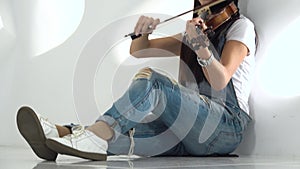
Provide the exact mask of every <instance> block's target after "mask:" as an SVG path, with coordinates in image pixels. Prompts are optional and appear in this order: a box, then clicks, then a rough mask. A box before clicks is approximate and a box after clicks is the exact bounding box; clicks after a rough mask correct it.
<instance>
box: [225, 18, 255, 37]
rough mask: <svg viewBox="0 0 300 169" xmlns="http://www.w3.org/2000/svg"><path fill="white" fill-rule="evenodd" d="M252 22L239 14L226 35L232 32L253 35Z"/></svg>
mask: <svg viewBox="0 0 300 169" xmlns="http://www.w3.org/2000/svg"><path fill="white" fill-rule="evenodd" d="M254 32H255V30H254V23H253V22H252V21H251V20H250V19H249V18H247V17H245V16H244V15H241V16H240V18H239V19H238V20H236V21H235V22H234V23H233V24H232V25H231V27H230V28H229V29H228V32H227V34H228V36H230V35H233V34H248V35H249V33H250V35H253V33H254Z"/></svg>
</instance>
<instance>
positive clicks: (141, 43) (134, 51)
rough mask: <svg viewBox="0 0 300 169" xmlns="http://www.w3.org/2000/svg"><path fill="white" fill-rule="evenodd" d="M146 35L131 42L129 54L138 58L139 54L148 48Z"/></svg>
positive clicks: (148, 43)
mask: <svg viewBox="0 0 300 169" xmlns="http://www.w3.org/2000/svg"><path fill="white" fill-rule="evenodd" d="M148 36H149V35H148V34H146V35H143V36H141V37H139V38H136V39H134V40H132V42H131V45H130V54H131V55H133V56H134V57H140V56H139V52H138V51H141V50H143V49H147V48H149V46H150V42H149V38H148Z"/></svg>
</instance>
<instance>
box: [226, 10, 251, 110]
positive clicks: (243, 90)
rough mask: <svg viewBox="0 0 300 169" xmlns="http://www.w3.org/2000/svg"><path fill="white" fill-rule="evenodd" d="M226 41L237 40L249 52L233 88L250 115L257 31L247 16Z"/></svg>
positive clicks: (238, 70) (233, 28)
mask: <svg viewBox="0 0 300 169" xmlns="http://www.w3.org/2000/svg"><path fill="white" fill-rule="evenodd" d="M226 40H227V41H229V40H236V41H239V42H242V43H243V44H244V45H246V47H247V48H248V50H249V53H248V56H246V57H245V59H244V61H243V62H242V63H241V65H240V66H239V68H238V69H237V71H236V72H235V73H234V75H233V77H232V81H233V86H234V88H235V92H236V95H237V99H238V102H239V105H240V107H241V109H243V110H244V111H245V112H246V113H248V114H249V104H248V99H249V96H250V92H251V86H252V83H253V76H254V69H255V52H256V45H255V30H254V24H253V22H252V21H250V20H249V19H248V18H246V17H245V16H243V15H241V16H240V19H238V20H237V21H235V22H234V23H233V24H232V25H231V27H230V28H229V30H228V32H227V35H226Z"/></svg>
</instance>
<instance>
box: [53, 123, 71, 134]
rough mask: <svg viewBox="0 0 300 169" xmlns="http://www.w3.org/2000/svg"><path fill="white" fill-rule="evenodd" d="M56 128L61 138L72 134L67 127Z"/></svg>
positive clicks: (57, 126)
mask: <svg viewBox="0 0 300 169" xmlns="http://www.w3.org/2000/svg"><path fill="white" fill-rule="evenodd" d="M55 126H56V129H57V131H58V135H59V137H64V136H66V135H68V134H71V131H70V129H68V128H67V127H64V126H59V125H55Z"/></svg>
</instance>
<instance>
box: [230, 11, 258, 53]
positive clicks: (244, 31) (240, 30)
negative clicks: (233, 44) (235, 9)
mask: <svg viewBox="0 0 300 169" xmlns="http://www.w3.org/2000/svg"><path fill="white" fill-rule="evenodd" d="M255 36H256V35H255V30H254V24H253V22H251V21H250V20H249V19H247V18H245V17H241V18H240V19H238V20H237V21H236V22H235V23H233V24H232V26H231V27H230V28H229V30H228V32H227V35H226V40H227V41H229V40H236V41H239V42H241V43H243V44H244V45H245V46H246V47H247V48H248V55H250V53H255V50H256V47H255Z"/></svg>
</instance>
